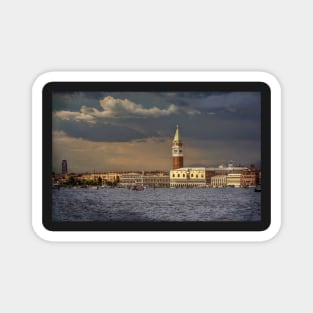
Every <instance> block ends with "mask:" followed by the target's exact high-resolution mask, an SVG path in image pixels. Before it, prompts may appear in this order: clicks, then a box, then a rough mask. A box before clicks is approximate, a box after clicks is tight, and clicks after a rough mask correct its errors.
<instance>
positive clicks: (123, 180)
mask: <svg viewBox="0 0 313 313" xmlns="http://www.w3.org/2000/svg"><path fill="white" fill-rule="evenodd" d="M119 180H120V181H119V186H120V187H131V186H135V185H141V186H142V185H143V175H142V174H140V173H125V174H121V175H120V178H119Z"/></svg>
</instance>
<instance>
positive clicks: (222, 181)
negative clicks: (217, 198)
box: [211, 175, 227, 188]
mask: <svg viewBox="0 0 313 313" xmlns="http://www.w3.org/2000/svg"><path fill="white" fill-rule="evenodd" d="M226 177H227V175H215V176H212V177H211V187H213V188H220V187H226V185H227V180H226Z"/></svg>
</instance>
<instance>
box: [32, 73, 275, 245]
mask: <svg viewBox="0 0 313 313" xmlns="http://www.w3.org/2000/svg"><path fill="white" fill-rule="evenodd" d="M104 88H105V91H212V90H214V91H261V95H262V96H261V105H262V110H261V122H262V123H261V124H262V130H261V138H262V143H261V154H262V156H261V159H262V165H261V166H262V169H261V171H262V193H261V197H262V209H261V210H262V214H261V216H262V220H261V222H59V223H58V222H53V221H52V218H51V213H52V211H51V210H52V208H51V192H52V186H51V164H52V163H51V157H52V145H51V142H52V114H51V113H52V97H51V96H52V91H99V90H104ZM43 104H44V105H43ZM280 105H281V104H280V87H279V83H278V82H277V80H276V79H275V78H274V77H273V76H272V75H270V74H267V73H264V72H50V73H46V74H43V75H41V76H40V77H39V78H37V80H36V81H35V83H34V86H33V204H35V205H33V227H34V229H35V231H36V233H37V234H38V235H39V236H40V237H42V238H44V239H47V240H54V241H55V240H56V241H59V240H71V241H73V240H74V241H86V240H87V241H90V240H91V241H99V240H100V241H102V240H103V241H116V240H118V241H129V240H130V241H146V240H148V241H160V240H161V241H172V240H174V241H220V240H224V241H234V240H235V241H242V240H245V241H246V240H248V241H250V240H257V241H258V240H265V239H269V238H271V237H272V236H273V235H274V234H276V233H277V231H278V229H279V225H280V188H281V187H280V166H281V165H280V162H277V155H278V156H279V159H280V145H281V143H280V125H281V117H280V110H281V108H280ZM41 114H42V116H41V118H40V119H39V116H40V115H41ZM273 120H274V124H275V128H273V127H272V125H273ZM269 121H271V122H270V123H269ZM271 129H272V131H271ZM40 134H41V136H40ZM40 137H41V138H40ZM273 140H274V142H273ZM274 143H275V145H274ZM277 148H278V149H277ZM273 150H274V151H273ZM39 152H40V156H41V157H42V159H41V160H39V159H40V157H39V155H38V154H39ZM277 152H279V153H278V154H277ZM273 153H275V158H274V157H273V156H274V154H273ZM39 164H41V166H42V167H41V171H40V169H38V165H39ZM40 182H41V184H40ZM273 186H275V193H272V192H271V191H272V189H273ZM39 187H40V189H39ZM39 190H40V191H39ZM277 191H279V193H277ZM34 192H35V194H34ZM39 193H40V194H41V196H42V197H39V195H38V194H39ZM277 195H279V196H277ZM39 198H41V199H40V202H41V203H40V202H39V201H38V199H39ZM39 204H40V205H39ZM264 204H265V205H264ZM273 204H274V205H275V207H274V206H273ZM277 204H279V206H278V207H277ZM104 226H105V228H104Z"/></svg>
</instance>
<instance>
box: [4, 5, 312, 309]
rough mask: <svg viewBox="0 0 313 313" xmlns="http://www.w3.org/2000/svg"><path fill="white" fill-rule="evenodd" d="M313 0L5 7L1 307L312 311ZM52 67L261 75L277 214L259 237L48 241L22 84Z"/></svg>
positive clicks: (28, 84) (28, 101) (26, 93)
mask: <svg viewBox="0 0 313 313" xmlns="http://www.w3.org/2000/svg"><path fill="white" fill-rule="evenodd" d="M311 14H312V9H311V5H310V2H309V1H296V2H295V1H289V2H287V1H275V2H274V1H262V2H259V1H214V2H212V3H211V2H209V1H196V0H194V1H169V0H168V1H158V2H155V3H152V2H150V1H114V2H113V1H112V2H108V1H92V0H90V1H88V2H86V1H84V2H82V1H64V0H63V1H53V2H45V1H31V0H30V1H2V3H1V8H0V32H1V37H0V43H1V48H0V56H1V58H0V65H1V66H0V80H1V81H0V86H1V123H0V129H1V132H0V134H1V154H0V156H1V165H2V166H1V174H2V175H1V180H0V190H1V199H2V204H1V209H0V232H1V236H0V240H1V255H0V262H1V264H0V265H1V266H0V287H1V301H0V311H1V312H193V311H194V312H209V311H211V312H262V313H263V312H278V311H280V312H285V311H288V312H294V311H296V310H297V311H299V312H310V311H312V309H313V305H312V301H311V299H310V296H311V294H312V291H311V290H312V288H311V287H312V278H313V277H312V264H313V262H312V261H313V260H312V253H310V250H312V244H311V241H312V235H313V227H312V220H313V213H312V212H313V211H312V210H313V208H312V203H311V198H312V197H311V196H310V192H311V184H310V177H311V173H310V170H311V158H312V152H311V150H312V148H311V147H310V146H312V139H311V133H312V112H313V110H312V97H311V92H312V78H311V77H312V65H313V62H312V55H313V51H312V50H313V49H312V46H313V45H311V46H310V45H309V44H310V43H311V42H312V32H311V30H312V28H313V25H312V24H313V22H312V16H311ZM50 70H261V71H267V72H270V73H272V74H274V75H275V76H276V77H277V78H278V79H279V80H280V83H281V86H282V90H283V161H282V167H283V219H282V229H281V231H280V233H279V234H278V235H277V236H276V237H275V238H274V239H273V240H271V241H268V242H264V243H201V244H200V243H199V244H195V243H189V244H183V243H180V244H178V243H176V244H174V243H166V244H165V243H163V244H161V243H153V244H152V243H150V244H149V243H145V244H143V243H136V244H135V243H127V244H125V243H119V244H116V243H115V244H107V243H48V242H45V241H43V240H41V239H39V238H38V237H37V236H36V235H35V234H34V232H33V230H32V228H31V86H32V83H33V81H34V79H35V78H36V77H37V76H38V75H39V74H41V73H43V72H46V71H50Z"/></svg>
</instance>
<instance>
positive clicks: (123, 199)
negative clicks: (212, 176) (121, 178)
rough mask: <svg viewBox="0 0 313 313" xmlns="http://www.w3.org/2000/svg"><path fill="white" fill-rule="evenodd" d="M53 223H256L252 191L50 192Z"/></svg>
mask: <svg viewBox="0 0 313 313" xmlns="http://www.w3.org/2000/svg"><path fill="white" fill-rule="evenodd" d="M52 211H53V220H55V221H140V222H144V221H147V222H152V221H155V222H156V221H259V220H260V218H261V193H259V192H255V191H254V188H200V189H197V188H192V189H171V188H155V189H153V188H147V189H145V190H144V191H134V190H128V189H124V188H105V189H99V190H97V189H89V188H87V189H72V188H60V189H59V190H53V193H52Z"/></svg>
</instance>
